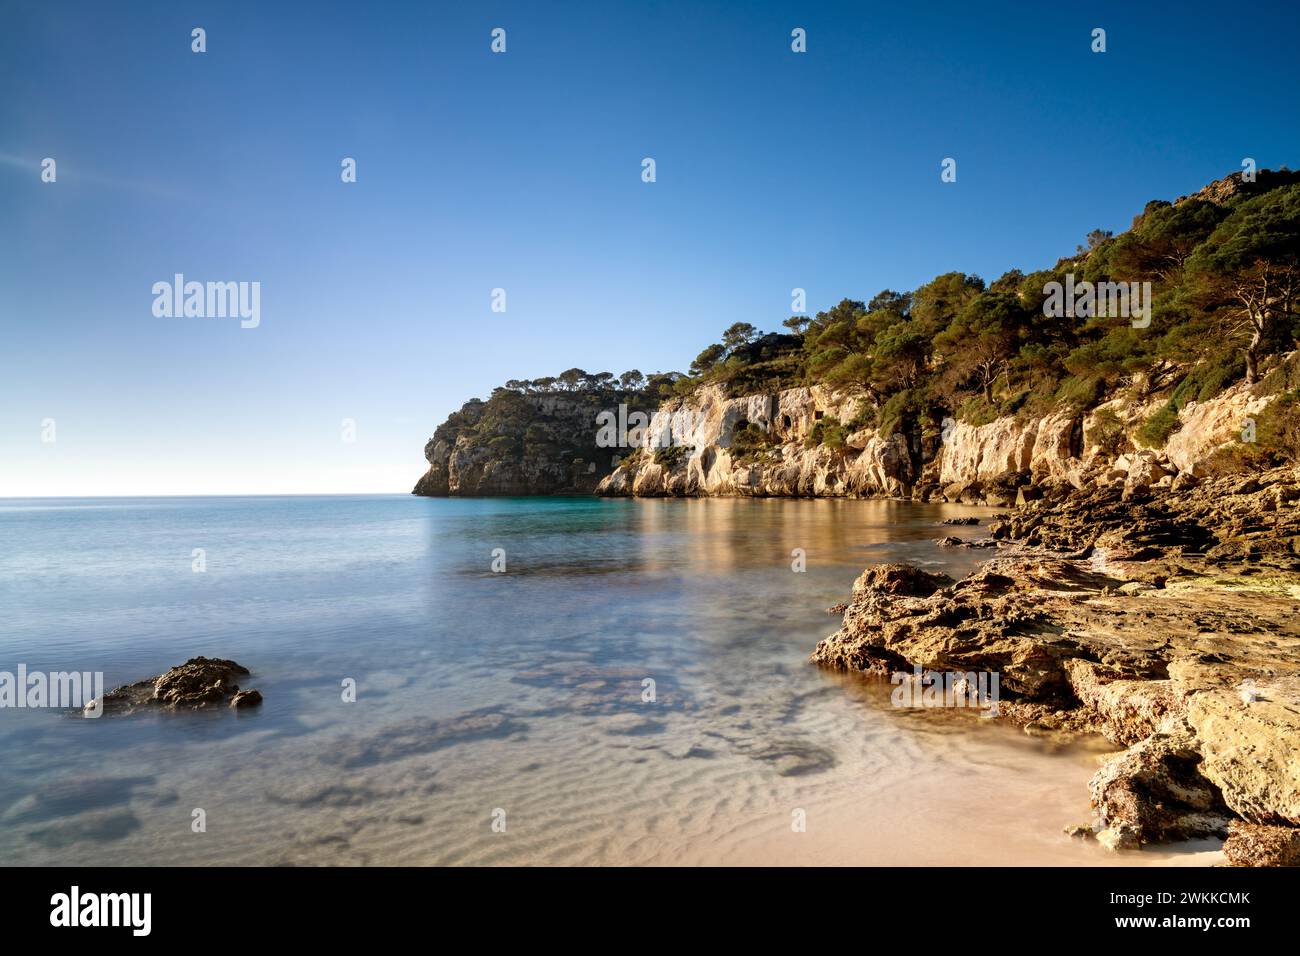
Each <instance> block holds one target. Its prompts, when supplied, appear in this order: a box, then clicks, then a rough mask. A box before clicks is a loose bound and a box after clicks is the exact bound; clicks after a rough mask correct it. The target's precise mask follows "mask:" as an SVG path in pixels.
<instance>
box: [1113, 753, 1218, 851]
mask: <svg viewBox="0 0 1300 956" xmlns="http://www.w3.org/2000/svg"><path fill="white" fill-rule="evenodd" d="M1199 763H1200V753H1199V752H1198V750H1197V749H1196V741H1195V738H1194V737H1193V736H1192V734H1191V733H1190V732H1189V731H1187V730H1185V729H1181V728H1180V729H1177V730H1173V731H1172V732H1169V733H1157V734H1153V735H1152V736H1150V737H1148V738H1146V739H1145V740H1142V741H1141V742H1139V743H1137V744H1134V745H1133V746H1132V747H1130V748H1129V749H1128V750H1126V751H1124V752H1123V753H1121V754H1118V755H1116V756H1114V757H1111V758H1110V759H1109V760H1107V761H1106V762H1105V763H1104V764H1103V765H1102V767H1101V769H1100V770H1098V771H1097V773H1096V774H1095V775H1094V776H1093V778H1092V780H1091V781H1089V783H1088V789H1089V791H1090V792H1091V794H1092V803H1093V806H1094V807H1095V808H1096V809H1097V813H1098V816H1099V819H1100V821H1101V825H1102V833H1106V832H1110V833H1111V834H1114V836H1113V837H1107V838H1106V839H1103V836H1102V834H1098V837H1097V838H1098V840H1100V841H1102V843H1103V845H1105V844H1106V842H1107V840H1108V839H1110V840H1112V841H1113V842H1115V843H1116V844H1117V845H1118V846H1120V847H1122V846H1125V845H1131V843H1132V841H1136V842H1137V843H1159V842H1163V841H1167V840H1186V839H1190V838H1193V837H1202V836H1222V835H1225V834H1226V833H1227V827H1228V819H1229V814H1228V811H1227V807H1226V806H1224V803H1223V799H1222V797H1221V796H1220V795H1219V792H1218V789H1217V788H1216V787H1214V786H1213V785H1212V784H1211V783H1209V781H1207V780H1205V778H1203V777H1202V776H1201V775H1200V774H1199V772H1198V764H1199Z"/></svg>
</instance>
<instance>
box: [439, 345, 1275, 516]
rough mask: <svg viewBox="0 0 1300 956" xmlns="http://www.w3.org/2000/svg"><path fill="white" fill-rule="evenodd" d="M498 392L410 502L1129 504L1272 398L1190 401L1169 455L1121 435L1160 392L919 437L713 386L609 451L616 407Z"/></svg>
mask: <svg viewBox="0 0 1300 956" xmlns="http://www.w3.org/2000/svg"><path fill="white" fill-rule="evenodd" d="M1295 360H1296V359H1295V356H1294V355H1292V356H1289V357H1283V358H1281V359H1279V362H1281V363H1287V362H1294V361H1295ZM499 392H500V394H494V396H493V397H492V398H491V399H490V400H489V401H487V402H480V401H472V402H468V403H466V405H465V406H464V407H463V408H462V409H461V410H460V411H459V412H456V413H455V414H453V415H452V416H451V417H450V418H448V420H447V422H445V423H444V424H443V425H442V426H440V427H439V428H438V430H437V431H436V432H435V433H434V436H433V437H432V438H431V439H430V440H429V442H428V443H427V444H426V446H425V450H424V451H425V458H426V459H427V460H428V462H429V469H428V471H427V472H426V473H425V474H424V476H422V477H421V478H420V480H419V482H418V483H417V484H416V486H415V494H419V495H431V496H441V495H528V494H556V493H593V492H594V493H595V494H600V495H637V496H754V497H778V496H788V497H896V498H898V497H901V498H907V497H910V498H915V499H918V500H945V501H950V502H961V503H965V504H985V505H992V506H994V507H1007V506H1011V505H1015V504H1021V503H1024V502H1026V501H1029V500H1033V499H1034V498H1036V497H1038V494H1039V493H1038V491H1037V490H1036V489H1037V488H1039V487H1042V486H1058V485H1059V486H1069V487H1072V488H1075V489H1086V488H1089V487H1094V486H1099V485H1104V484H1112V483H1114V484H1119V485H1120V486H1121V487H1124V488H1126V489H1127V490H1128V492H1129V494H1142V493H1146V492H1147V491H1149V490H1153V489H1155V490H1159V489H1165V488H1169V487H1171V486H1173V485H1174V483H1175V482H1178V481H1181V482H1183V483H1184V484H1187V483H1190V482H1192V481H1196V480H1199V479H1201V478H1203V477H1204V476H1205V475H1206V474H1207V473H1208V471H1209V465H1210V463H1211V462H1212V460H1213V459H1214V457H1215V455H1216V453H1218V452H1220V451H1221V450H1223V449H1224V448H1225V447H1227V446H1229V445H1231V444H1232V443H1234V442H1237V441H1240V440H1241V439H1242V436H1243V433H1244V432H1243V430H1244V429H1245V427H1246V425H1247V424H1248V422H1249V421H1251V420H1253V419H1254V418H1255V417H1257V416H1259V415H1260V414H1261V413H1262V412H1263V410H1264V409H1265V408H1266V407H1267V406H1268V405H1269V403H1270V402H1271V401H1273V399H1274V398H1275V395H1273V394H1264V393H1263V391H1262V390H1261V388H1260V387H1259V386H1247V385H1244V384H1242V385H1237V386H1234V387H1233V388H1230V389H1228V390H1226V391H1224V392H1223V393H1222V394H1220V395H1218V396H1216V397H1215V398H1213V399H1209V400H1207V401H1204V402H1188V403H1187V404H1186V405H1184V406H1183V407H1182V408H1181V411H1180V412H1179V416H1178V420H1177V422H1176V423H1175V426H1174V428H1173V430H1172V432H1171V434H1170V437H1169V438H1168V439H1167V444H1166V445H1165V446H1164V447H1161V448H1144V447H1141V446H1140V444H1139V443H1138V442H1137V441H1136V439H1135V437H1134V436H1135V434H1136V433H1137V432H1138V430H1139V429H1140V427H1141V426H1142V425H1143V423H1144V422H1146V421H1147V420H1148V419H1149V418H1150V417H1151V416H1152V415H1153V414H1155V413H1156V412H1157V411H1159V410H1161V409H1162V408H1163V407H1164V406H1166V405H1167V404H1168V403H1169V401H1170V399H1169V391H1168V389H1166V390H1165V391H1164V392H1161V393H1158V394H1153V395H1148V396H1147V397H1145V398H1130V397H1123V396H1121V397H1116V398H1113V399H1111V400H1109V401H1107V402H1104V403H1102V404H1101V405H1098V406H1097V407H1095V408H1093V409H1092V410H1090V411H1087V412H1081V411H1078V410H1077V409H1074V408H1071V407H1060V408H1056V409H1054V410H1050V411H1048V412H1046V413H1040V414H1038V415H1036V416H1035V415H1030V414H1027V413H1022V414H1019V415H1008V416H1003V417H1001V418H997V419H995V420H994V421H991V422H987V423H985V424H981V425H972V424H969V423H965V422H953V421H952V420H951V419H949V420H946V421H945V422H944V423H943V427H942V429H941V431H939V432H937V433H936V434H934V435H932V436H930V435H926V436H924V437H923V436H922V435H920V434H910V435H909V434H908V433H907V432H906V431H891V432H890V433H889V434H885V433H884V432H883V431H881V430H880V429H877V428H876V427H874V426H872V425H867V424H864V423H867V422H871V421H874V420H875V419H876V418H877V417H878V415H879V409H877V408H875V406H874V405H873V404H872V403H871V401H870V399H869V398H868V396H867V395H865V394H864V393H860V392H854V391H852V390H848V391H844V390H836V389H831V388H828V387H825V386H821V385H814V386H809V387H800V388H787V389H782V390H778V391H773V392H767V393H761V394H754V395H744V396H730V395H728V394H727V392H726V391H725V390H724V389H723V388H722V386H720V385H716V384H713V385H705V386H702V387H700V388H698V389H696V391H695V392H694V393H693V394H691V395H690V396H689V397H679V398H674V399H671V400H669V401H667V402H665V403H663V404H662V405H660V406H659V407H658V408H656V409H651V408H649V407H648V406H646V407H645V408H643V409H642V410H644V411H645V413H646V417H647V424H646V427H644V428H631V429H627V430H625V431H624V432H621V433H620V434H619V436H618V437H619V441H618V442H616V443H608V442H601V441H598V440H597V435H598V431H599V428H598V425H597V415H598V414H600V413H601V412H608V411H613V410H615V409H617V408H618V403H619V402H620V401H622V399H621V398H620V397H619V396H617V395H612V396H611V395H600V394H582V393H565V394H528V395H520V394H515V393H511V392H508V391H506V390H499ZM624 397H626V396H624ZM1116 429H1118V431H1116ZM828 436H830V437H828Z"/></svg>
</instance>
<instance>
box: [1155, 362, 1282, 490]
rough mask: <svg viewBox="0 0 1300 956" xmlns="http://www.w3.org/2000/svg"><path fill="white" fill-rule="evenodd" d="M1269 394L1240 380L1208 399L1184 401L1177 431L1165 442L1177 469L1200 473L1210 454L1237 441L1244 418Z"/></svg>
mask: <svg viewBox="0 0 1300 956" xmlns="http://www.w3.org/2000/svg"><path fill="white" fill-rule="evenodd" d="M1273 398H1274V396H1271V395H1256V394H1255V390H1254V388H1253V387H1252V386H1249V385H1246V384H1244V383H1242V384H1240V385H1236V386H1234V387H1232V388H1229V389H1227V390H1226V391H1224V392H1222V393H1221V394H1219V395H1217V396H1215V397H1214V398H1212V399H1210V400H1209V401H1206V402H1188V403H1187V404H1186V405H1184V406H1183V407H1182V409H1181V410H1180V411H1179V413H1178V420H1179V423H1180V424H1179V428H1178V431H1176V432H1175V433H1174V434H1173V435H1171V436H1170V437H1169V440H1168V441H1167V442H1166V443H1165V452H1166V454H1167V455H1168V456H1169V460H1170V461H1171V462H1172V463H1173V464H1174V466H1175V467H1176V468H1177V469H1178V471H1179V472H1180V473H1187V474H1190V475H1192V476H1193V477H1197V478H1200V477H1203V476H1204V474H1205V472H1206V464H1207V463H1208V461H1209V459H1210V458H1211V456H1213V454H1214V453H1215V452H1216V451H1218V450H1219V449H1220V448H1222V447H1224V446H1225V445H1229V444H1232V443H1234V442H1237V441H1240V440H1241V433H1242V429H1243V428H1244V427H1245V423H1246V420H1247V419H1253V418H1257V417H1258V416H1259V413H1260V412H1262V411H1263V410H1264V409H1265V408H1266V407H1267V406H1268V404H1269V403H1270V402H1271V401H1272V400H1273Z"/></svg>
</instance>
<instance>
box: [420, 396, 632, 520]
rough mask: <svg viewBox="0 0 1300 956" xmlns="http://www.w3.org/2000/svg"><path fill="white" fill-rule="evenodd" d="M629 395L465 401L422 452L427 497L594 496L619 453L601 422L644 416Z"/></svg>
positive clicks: (422, 483) (422, 484) (422, 480)
mask: <svg viewBox="0 0 1300 956" xmlns="http://www.w3.org/2000/svg"><path fill="white" fill-rule="evenodd" d="M643 406H644V402H643V400H642V399H641V397H640V396H638V395H634V394H624V393H615V392H608V393H581V392H574V393H567V394H529V395H521V394H518V393H514V392H509V391H507V390H501V391H500V392H499V393H498V394H495V395H493V397H492V398H491V399H489V400H488V401H487V402H482V401H479V400H477V399H476V400H474V401H470V402H467V403H466V404H465V405H464V406H463V407H462V408H461V409H460V411H458V412H456V413H455V414H453V415H452V416H450V417H449V418H448V419H447V421H446V422H444V423H443V424H442V425H440V426H439V427H438V429H437V431H435V432H434V435H433V437H432V438H430V439H429V441H428V442H427V443H426V444H425V446H424V457H425V460H426V461H428V463H429V469H428V471H426V472H425V473H424V475H422V476H421V477H420V480H419V481H417V482H416V484H415V488H414V489H413V492H412V493H413V494H416V495H424V496H426V497H446V496H451V495H461V496H490V495H549V494H591V493H592V492H593V491H595V489H596V485H597V483H598V482H600V480H601V479H602V478H604V477H605V476H606V475H608V474H609V472H610V470H611V469H612V468H613V467H614V465H615V463H616V460H617V458H618V453H619V449H617V448H609V447H602V443H601V441H600V440H599V431H600V428H599V425H598V423H597V418H598V416H600V415H601V414H602V413H612V414H613V415H615V416H617V415H618V414H619V411H620V407H621V409H622V414H623V417H624V418H625V419H626V417H627V415H628V414H629V412H640V411H642V410H643Z"/></svg>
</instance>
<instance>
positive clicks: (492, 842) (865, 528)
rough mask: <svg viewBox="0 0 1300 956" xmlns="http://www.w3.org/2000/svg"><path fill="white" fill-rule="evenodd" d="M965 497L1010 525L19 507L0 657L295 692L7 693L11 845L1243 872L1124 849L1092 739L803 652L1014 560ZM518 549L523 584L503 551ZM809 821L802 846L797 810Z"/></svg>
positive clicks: (786, 511) (759, 505)
mask: <svg viewBox="0 0 1300 956" xmlns="http://www.w3.org/2000/svg"><path fill="white" fill-rule="evenodd" d="M959 513H960V514H981V513H987V512H983V511H981V510H980V509H970V508H958V507H955V506H945V505H916V504H907V503H899V502H883V501H791V500H776V501H765V500H729V499H720V500H685V501H661V500H622V499H619V500H598V499H588V498H556V499H537V498H529V499H470V500H446V499H421V498H413V497H410V496H405V495H400V496H399V495H393V496H357V497H317V498H311V497H302V498H206V499H204V498H193V499H175V498H172V499H96V500H70V499H64V500H54V499H47V500H40V501H33V500H14V499H9V500H3V501H0V613H2V614H3V628H2V629H0V670H7V671H14V670H16V669H17V666H18V664H19V663H23V664H26V665H27V667H28V669H29V671H36V670H43V671H52V670H70V669H75V670H92V671H94V670H101V671H103V672H104V673H105V679H106V681H107V683H108V685H109V686H113V685H116V684H120V683H125V682H128V681H132V680H137V679H139V678H141V677H145V676H148V675H151V674H157V673H159V672H161V671H163V670H165V669H166V668H167V667H169V666H171V665H174V664H178V663H180V662H182V661H183V660H185V659H186V658H188V657H192V656H195V655H199V654H203V655H207V656H219V657H229V658H233V659H235V660H237V661H239V662H241V663H243V664H245V665H246V666H248V667H250V668H251V669H252V670H253V672H254V674H253V677H252V678H251V679H247V680H245V681H244V682H243V685H244V686H245V687H257V688H258V689H259V690H261V691H262V693H263V695H264V697H265V703H264V705H263V706H262V707H260V708H258V709H257V710H255V711H244V712H240V713H238V714H236V713H234V712H231V711H229V710H225V709H223V710H222V711H221V712H214V713H200V714H173V715H159V716H154V715H145V716H136V717H129V718H103V719H99V720H82V719H77V718H73V717H70V716H67V715H66V714H63V713H60V712H56V711H52V710H13V709H0V753H2V754H3V763H2V765H0V859H3V861H4V862H7V863H17V864H49V863H69V864H92V865H93V864H103V863H117V864H128V863H129V864H163V863H179V864H199V863H269V864H284V863H303V864H316V863H323V864H330V863H332V864H403V863H412V864H457V863H563V864H589V863H614V864H672V863H724V864H730V863H737V864H744V863H834V864H840V863H846V864H847V863H858V864H917V865H920V864H932V863H948V864H968V863H987V864H1062V865H1093V864H1110V863H1117V862H1118V863H1126V864H1130V865H1131V864H1135V863H1189V864H1199V863H1205V862H1213V861H1214V860H1216V859H1217V858H1218V854H1217V853H1216V852H1214V846H1213V844H1207V845H1200V846H1197V847H1189V848H1184V849H1183V850H1182V851H1180V852H1177V853H1165V852H1151V851H1143V852H1142V853H1141V854H1136V855H1126V856H1122V857H1118V858H1116V857H1113V856H1109V855H1107V854H1105V853H1104V852H1102V851H1100V850H1098V849H1097V848H1096V847H1095V846H1093V845H1089V844H1080V843H1077V842H1073V841H1071V840H1070V839H1069V838H1068V837H1066V836H1065V835H1064V834H1063V833H1062V827H1063V826H1064V825H1066V824H1071V823H1078V822H1085V821H1086V820H1087V819H1088V813H1089V811H1088V800H1087V788H1086V782H1087V779H1088V777H1089V776H1090V775H1091V773H1092V770H1093V767H1094V766H1095V762H1096V759H1097V753H1098V752H1099V751H1098V750H1097V748H1095V747H1094V748H1089V747H1074V748H1068V749H1059V748H1054V747H1053V746H1051V745H1050V744H1048V743H1046V742H1044V741H1041V740H1037V739H1032V738H1029V737H1026V736H1025V735H1024V734H1023V733H1021V732H1019V731H1017V730H1015V729H1014V728H1011V727H1008V726H1005V725H1004V724H1002V723H1001V722H998V721H989V720H981V719H980V718H978V717H977V716H975V714H974V713H972V712H968V711H963V712H956V711H939V710H933V709H930V710H923V711H922V710H899V709H895V708H893V707H891V706H890V703H889V690H890V688H889V686H888V685H887V684H883V683H882V682H880V681H875V680H871V679H867V678H862V677H858V676H852V675H838V674H832V673H827V672H824V671H821V670H819V669H817V668H815V667H813V666H811V665H809V664H807V663H806V660H807V657H808V654H809V653H810V652H811V650H812V648H813V646H814V645H815V644H816V642H817V641H818V640H819V639H820V638H821V637H824V636H825V635H826V634H829V633H830V632H832V631H833V630H834V629H835V627H836V624H837V622H836V619H835V618H832V617H829V616H827V615H826V614H825V613H824V609H825V608H826V607H827V606H828V605H831V604H834V603H836V602H839V601H843V600H845V599H846V598H847V596H848V593H849V590H850V586H851V584H852V581H853V579H854V578H855V577H856V576H857V575H858V574H859V573H860V572H861V570H862V568H863V567H865V566H866V565H868V564H871V563H876V562H882V561H910V562H913V563H918V564H923V565H929V566H932V567H935V568H942V569H944V570H947V571H948V572H949V573H953V574H961V573H964V572H965V571H967V570H969V569H970V568H972V567H974V566H975V565H976V563H978V562H979V561H980V560H982V559H983V558H984V557H986V556H987V554H988V552H979V551H964V550H960V549H956V550H953V549H943V550H941V549H939V548H937V547H935V546H934V544H933V539H934V538H937V537H940V536H941V535H943V534H947V533H950V532H951V533H956V534H958V535H961V536H966V537H973V536H978V535H979V534H981V533H982V530H981V529H980V528H955V529H949V528H943V529H940V528H938V527H937V526H936V522H937V521H938V519H939V518H941V517H945V516H949V515H954V514H959ZM197 548H201V549H203V550H204V553H205V560H206V571H204V572H202V573H196V572H195V571H194V570H193V569H192V562H193V552H194V549H197ZM496 548H501V549H504V552H505V562H506V565H505V572H504V573H493V571H492V570H491V565H492V561H493V554H492V552H493V549H496ZM796 548H799V549H803V550H804V552H805V553H806V561H807V570H806V572H804V573H795V572H793V571H792V569H791V562H792V561H793V560H794V559H793V558H792V556H791V552H792V550H793V549H796ZM345 678H352V679H354V680H355V681H356V685H357V699H356V701H355V702H353V703H348V702H345V701H344V700H343V699H342V697H343V695H342V691H341V683H342V682H343V681H344V679H345ZM647 678H649V679H651V680H653V681H654V690H655V700H654V701H644V700H643V687H644V685H643V682H644V681H645V680H646V679H647ZM196 810H202V811H203V816H204V818H205V821H206V832H198V833H196V832H194V829H193V826H192V821H193V819H194V816H195V811H196ZM800 811H801V812H802V817H803V818H804V819H805V820H806V831H805V832H795V831H794V829H793V828H792V820H794V819H795V818H796V816H798V815H799V812H800ZM494 821H495V823H496V829H495V830H494ZM502 821H504V832H498V831H499V830H500V829H501V824H502ZM1195 851H1199V852H1195Z"/></svg>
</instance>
